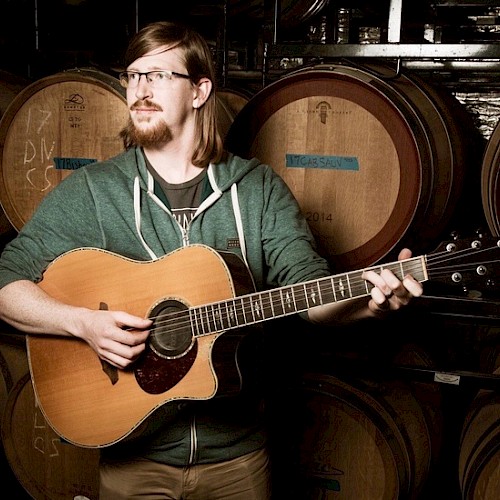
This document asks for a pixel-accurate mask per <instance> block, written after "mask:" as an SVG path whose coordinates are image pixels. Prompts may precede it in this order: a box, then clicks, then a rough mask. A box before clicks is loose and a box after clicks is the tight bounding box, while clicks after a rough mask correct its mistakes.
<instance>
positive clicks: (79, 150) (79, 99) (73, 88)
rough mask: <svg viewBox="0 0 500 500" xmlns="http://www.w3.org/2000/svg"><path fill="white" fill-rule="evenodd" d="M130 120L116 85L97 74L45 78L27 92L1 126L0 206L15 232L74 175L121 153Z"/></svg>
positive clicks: (72, 73) (87, 71) (68, 73)
mask: <svg viewBox="0 0 500 500" xmlns="http://www.w3.org/2000/svg"><path fill="white" fill-rule="evenodd" d="M127 118H128V107H127V104H126V99H125V97H124V92H123V88H122V87H121V86H120V84H119V82H118V80H117V79H116V78H114V77H112V76H110V75H107V74H106V73H102V72H101V71H97V70H93V69H78V70H71V71H66V72H62V73H57V74H55V75H51V76H48V77H46V78H42V79H40V80H38V81H35V82H33V83H32V84H30V85H28V86H27V87H26V88H25V89H23V90H22V91H21V92H20V93H19V94H18V95H17V96H16V98H15V99H14V100H13V101H12V102H11V104H10V105H9V107H8V108H7V110H6V112H5V113H4V115H3V116H2V120H1V121H0V202H1V204H2V207H3V209H4V211H5V214H6V216H7V217H8V219H9V220H10V222H11V223H12V225H13V226H14V227H15V228H16V229H17V230H19V229H21V228H22V226H23V225H24V224H25V223H26V222H27V221H28V220H29V219H30V217H31V215H32V214H33V212H34V211H35V209H36V208H37V206H38V204H39V203H40V201H41V200H42V199H43V198H44V197H45V196H46V194H47V193H48V192H50V191H51V190H52V189H53V188H54V187H55V186H56V185H57V184H59V183H60V182H61V180H62V179H64V178H65V177H66V176H68V175H69V174H71V172H72V171H74V170H75V169H77V168H79V167H80V166H82V165H85V164H87V163H91V162H94V161H97V160H103V159H106V158H109V157H111V156H113V155H115V154H118V153H119V152H120V151H122V150H123V142H122V140H121V139H120V137H119V132H120V130H121V128H122V127H123V126H124V125H125V123H126V121H127Z"/></svg>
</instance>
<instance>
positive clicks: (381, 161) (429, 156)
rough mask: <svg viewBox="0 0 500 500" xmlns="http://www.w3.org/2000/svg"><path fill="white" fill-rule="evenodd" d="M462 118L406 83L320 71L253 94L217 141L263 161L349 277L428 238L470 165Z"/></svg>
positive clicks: (447, 216) (386, 73)
mask: <svg viewBox="0 0 500 500" xmlns="http://www.w3.org/2000/svg"><path fill="white" fill-rule="evenodd" d="M391 71H392V73H391ZM391 75H392V76H391ZM467 118H468V117H467V116H466V115H465V111H463V109H462V108H461V107H460V106H459V103H458V101H456V100H455V99H454V98H452V96H451V95H447V94H445V95H443V94H442V93H441V92H438V91H436V90H435V89H433V88H432V87H430V86H429V85H428V84H425V83H423V82H422V81H420V80H419V79H418V78H417V77H416V76H414V75H411V74H408V73H404V74H403V73H401V74H399V75H397V77H394V70H393V69H392V68H390V67H387V66H383V65H375V64H372V65H370V66H368V65H367V66H366V67H359V66H355V67H354V66H350V65H347V64H346V65H344V64H328V65H327V64H324V65H319V66H311V67H307V68H302V69H300V70H297V71H294V72H292V73H288V74H287V75H285V76H284V77H282V78H280V79H279V80H277V81H275V82H273V83H271V84H270V85H268V86H267V87H265V88H264V89H262V90H261V91H259V92H257V94H255V95H254V96H253V97H252V98H251V99H250V101H249V102H248V103H247V105H246V106H245V107H244V108H243V109H242V110H241V111H240V113H239V114H238V116H237V117H236V118H235V120H234V122H233V125H232V126H231V129H230V131H229V133H228V136H227V139H226V145H227V148H228V149H229V150H230V151H232V152H234V153H235V154H238V155H240V156H244V157H249V156H256V157H258V158H259V159H260V160H261V161H262V162H264V163H267V164H269V165H271V166H272V167H273V168H274V169H275V170H276V171H277V172H278V173H279V174H280V175H281V176H282V177H283V178H284V180H285V182H286V183H287V184H288V185H289V187H290V188H291V190H292V192H293V194H294V195H295V197H296V198H297V200H298V202H299V204H300V205H301V208H302V210H303V212H304V214H305V216H306V218H307V220H308V221H309V223H310V225H311V228H312V230H313V233H314V234H315V236H316V239H317V241H318V245H319V250H320V251H321V253H322V254H323V255H324V256H325V257H327V258H328V259H329V260H330V261H331V263H332V266H333V267H338V268H339V269H340V270H345V269H356V268H360V267H364V266H367V265H371V264H374V263H376V262H378V261H380V260H381V259H382V258H384V257H386V256H388V255H390V256H391V257H397V252H396V250H399V249H400V248H401V247H402V246H404V245H406V246H410V247H411V248H412V249H413V250H414V251H415V252H427V251H428V250H429V249H433V248H434V247H435V245H436V242H439V240H440V239H441V233H442V232H443V230H444V229H445V228H447V226H448V225H449V224H450V221H451V219H452V217H453V216H454V212H455V209H456V207H457V206H458V202H459V199H460V196H461V195H462V191H463V187H464V179H465V173H466V171H468V169H469V168H470V167H469V163H470V161H469V156H470V151H469V148H468V145H469V142H470V141H469V137H467V134H465V130H468V129H469V128H468V125H470V126H471V129H472V123H469V121H470V122H471V120H467ZM391 253H392V255H391Z"/></svg>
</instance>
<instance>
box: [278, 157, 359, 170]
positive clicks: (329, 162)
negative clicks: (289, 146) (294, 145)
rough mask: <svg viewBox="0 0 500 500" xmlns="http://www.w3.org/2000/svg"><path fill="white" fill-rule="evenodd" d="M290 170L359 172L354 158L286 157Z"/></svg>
mask: <svg viewBox="0 0 500 500" xmlns="http://www.w3.org/2000/svg"><path fill="white" fill-rule="evenodd" d="M286 166H287V167H290V168H321V169H327V170H359V163H358V159H357V158H356V157H355V156H321V155H292V154H287V155H286Z"/></svg>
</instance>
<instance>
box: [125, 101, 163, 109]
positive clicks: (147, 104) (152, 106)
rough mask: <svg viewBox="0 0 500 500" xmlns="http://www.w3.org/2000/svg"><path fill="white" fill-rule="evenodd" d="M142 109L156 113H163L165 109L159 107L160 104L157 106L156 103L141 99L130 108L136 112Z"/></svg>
mask: <svg viewBox="0 0 500 500" xmlns="http://www.w3.org/2000/svg"><path fill="white" fill-rule="evenodd" d="M140 108H149V109H152V110H154V111H163V108H162V107H161V106H159V105H158V104H155V103H154V102H152V101H150V100H148V99H140V100H138V101H135V102H134V104H132V106H130V110H131V111H134V110H135V109H140Z"/></svg>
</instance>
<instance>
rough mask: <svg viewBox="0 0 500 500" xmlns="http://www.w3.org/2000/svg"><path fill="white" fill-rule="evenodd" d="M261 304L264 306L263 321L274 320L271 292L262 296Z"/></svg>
mask: <svg viewBox="0 0 500 500" xmlns="http://www.w3.org/2000/svg"><path fill="white" fill-rule="evenodd" d="M260 302H261V304H262V319H270V318H274V309H273V304H272V301H271V294H270V293H269V292H264V293H262V294H260Z"/></svg>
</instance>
